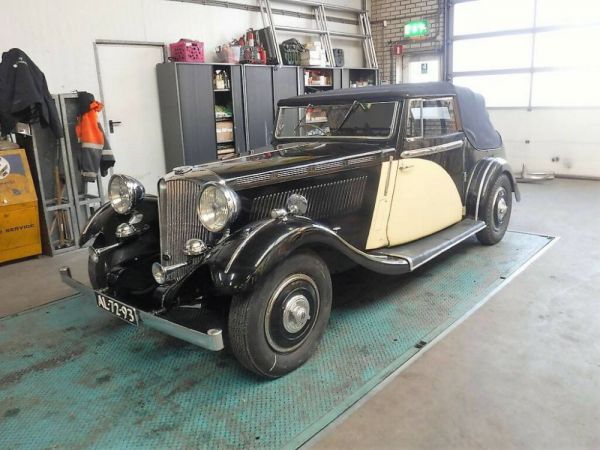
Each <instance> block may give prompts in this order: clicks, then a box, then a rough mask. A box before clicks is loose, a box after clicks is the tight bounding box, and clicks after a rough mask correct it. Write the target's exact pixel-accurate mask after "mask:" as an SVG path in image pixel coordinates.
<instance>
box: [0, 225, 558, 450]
mask: <svg viewBox="0 0 600 450" xmlns="http://www.w3.org/2000/svg"><path fill="white" fill-rule="evenodd" d="M552 240H553V238H552V237H547V236H540V235H534V234H527V233H518V232H509V233H507V235H506V237H505V239H504V240H503V241H502V242H501V243H500V244H498V245H496V246H493V247H484V246H481V245H479V244H478V243H477V241H476V240H475V239H474V238H470V239H468V240H466V241H465V242H463V243H462V244H460V245H458V246H456V247H455V248H454V249H452V250H451V252H450V253H448V254H446V255H444V256H442V257H440V258H437V259H436V260H434V261H431V262H430V263H428V264H425V265H424V266H422V267H421V268H419V269H418V270H417V271H415V272H414V273H411V274H408V275H405V276H395V277H394V276H385V275H377V274H373V273H370V272H367V271H365V270H362V269H354V270H352V271H350V272H348V273H345V274H342V275H339V276H337V277H335V278H334V305H335V306H334V310H333V312H332V316H331V320H330V323H329V326H328V329H327V331H326V333H325V337H324V339H323V342H322V343H321V345H320V347H319V350H318V352H317V354H316V355H315V356H314V357H313V358H312V359H311V360H310V361H309V362H308V363H307V364H306V365H304V366H303V367H302V368H300V369H299V370H297V371H296V372H294V373H292V374H290V375H288V376H286V377H283V378H281V379H278V380H275V381H263V380H259V379H257V378H256V377H254V376H253V375H251V374H249V373H248V372H246V371H244V370H243V369H242V368H241V367H240V366H239V365H238V364H237V362H236V361H235V359H234V358H233V357H232V356H231V355H230V354H228V353H227V352H226V351H224V352H220V353H212V352H209V351H205V350H202V349H200V348H197V347H194V346H192V345H189V344H186V343H185V342H182V341H178V340H176V339H174V338H170V337H167V336H164V335H162V334H160V333H157V332H154V331H152V330H149V329H144V328H136V327H133V326H130V325H127V324H125V323H123V322H121V321H120V320H119V319H116V318H113V317H111V316H110V315H108V314H107V313H105V312H103V311H100V310H99V309H98V308H97V307H96V306H95V304H94V301H93V299H87V298H82V297H81V296H74V297H70V298H67V299H64V300H61V301H58V302H55V303H52V304H49V305H46V306H44V307H41V308H38V309H35V310H31V311H27V312H24V313H21V314H18V315H15V316H10V317H7V318H4V319H2V320H0V448H3V449H16V448H27V449H32V448H36V449H37V448H58V449H61V448H69V449H71V448H82V449H83V448H85V449H88V448H111V449H115V448H170V449H174V448H186V449H188V448H189V449H192V448H210V449H216V448H295V447H298V446H300V445H302V444H303V443H305V442H306V441H307V440H309V439H310V438H311V437H313V436H314V435H315V434H316V433H318V432H319V431H320V430H322V429H323V428H324V427H326V426H327V425H328V424H329V423H330V422H332V421H333V420H335V419H336V418H337V417H338V416H339V415H340V414H342V413H343V412H344V411H345V410H347V409H348V408H349V407H351V406H352V405H353V404H354V403H355V402H357V401H358V400H359V399H360V398H362V397H363V396H364V395H366V394H367V393H368V392H369V391H370V390H371V389H373V388H374V387H375V386H377V385H378V384H379V383H380V382H382V381H383V380H384V379H385V378H386V377H388V376H389V375H390V374H392V373H393V372H395V371H396V370H398V369H399V368H400V367H401V366H402V365H403V364H404V363H406V362H407V361H408V360H409V359H410V358H411V357H413V356H414V355H415V354H417V353H418V352H419V351H422V350H423V349H424V348H427V345H429V344H430V343H431V341H432V340H433V339H434V338H435V337H436V336H439V335H440V334H441V333H443V332H444V330H446V329H448V328H449V327H450V326H451V325H452V324H453V323H455V322H456V321H457V320H459V319H461V317H463V316H464V315H466V314H467V313H468V312H469V311H471V310H472V309H473V308H475V307H476V306H478V305H479V304H481V303H482V302H483V301H485V300H486V299H487V298H489V297H490V294H492V293H493V292H494V291H496V290H497V289H498V288H500V287H501V286H502V285H503V284H504V283H506V282H507V279H510V277H511V275H514V274H516V273H517V272H518V271H519V269H521V268H523V266H524V265H526V264H527V262H528V261H530V260H531V259H532V258H534V257H535V256H536V255H538V254H539V253H540V252H541V251H542V250H543V249H545V248H547V247H548V246H549V244H550V243H551V242H552ZM57 276H58V274H57ZM3 295H6V293H4V294H3Z"/></svg>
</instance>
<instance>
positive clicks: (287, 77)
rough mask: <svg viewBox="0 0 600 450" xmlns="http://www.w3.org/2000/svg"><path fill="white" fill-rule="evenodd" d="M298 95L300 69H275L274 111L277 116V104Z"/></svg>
mask: <svg viewBox="0 0 600 450" xmlns="http://www.w3.org/2000/svg"><path fill="white" fill-rule="evenodd" d="M297 95H298V69H297V68H296V67H279V68H278V67H274V68H273V111H274V112H275V117H276V116H277V102H278V101H279V100H281V99H283V98H289V97H295V96H297Z"/></svg>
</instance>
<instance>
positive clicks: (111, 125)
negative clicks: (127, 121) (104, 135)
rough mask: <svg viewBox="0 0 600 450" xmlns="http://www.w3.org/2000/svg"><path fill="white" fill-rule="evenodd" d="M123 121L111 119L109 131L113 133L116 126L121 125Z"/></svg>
mask: <svg viewBox="0 0 600 450" xmlns="http://www.w3.org/2000/svg"><path fill="white" fill-rule="evenodd" d="M122 123H123V122H120V121H118V120H109V121H108V131H110V134H113V133H114V132H115V126H118V125H121V124H122Z"/></svg>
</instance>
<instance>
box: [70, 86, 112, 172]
mask: <svg viewBox="0 0 600 450" xmlns="http://www.w3.org/2000/svg"><path fill="white" fill-rule="evenodd" d="M77 97H78V101H79V115H78V116H77V124H76V125H75V131H76V133H77V139H78V140H79V143H80V144H81V153H80V155H79V168H80V171H81V176H82V178H83V180H84V181H86V182H88V183H94V182H95V181H96V179H97V174H98V171H100V173H101V175H102V176H106V175H107V173H108V169H109V168H111V167H113V166H114V165H115V158H114V155H113V152H112V150H111V148H110V144H109V143H108V139H106V136H105V134H104V130H103V129H102V126H101V125H100V123H99V122H98V113H99V112H100V111H102V108H103V106H104V105H102V103H100V102H98V101H96V100H95V99H94V96H93V95H92V94H90V93H89V92H78V93H77Z"/></svg>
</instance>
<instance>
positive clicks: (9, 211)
mask: <svg viewBox="0 0 600 450" xmlns="http://www.w3.org/2000/svg"><path fill="white" fill-rule="evenodd" d="M41 252H42V245H41V241H40V220H39V214H38V199H37V195H36V193H35V187H34V185H33V179H32V178H31V171H30V170H29V164H27V158H26V157H25V151H24V150H22V149H16V150H2V151H0V263H3V262H6V261H11V260H13V259H18V258H25V257H27V256H32V255H39V254H40V253H41Z"/></svg>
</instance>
